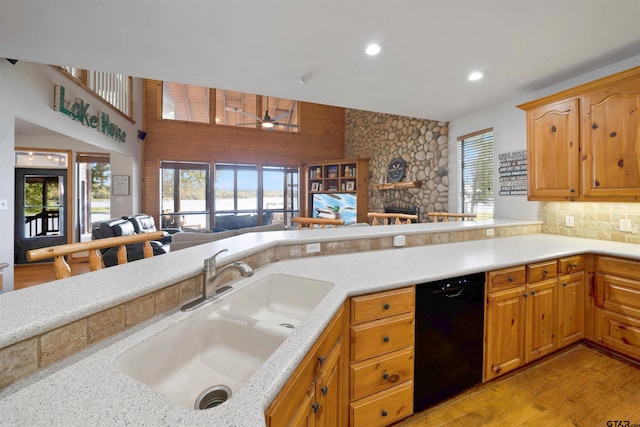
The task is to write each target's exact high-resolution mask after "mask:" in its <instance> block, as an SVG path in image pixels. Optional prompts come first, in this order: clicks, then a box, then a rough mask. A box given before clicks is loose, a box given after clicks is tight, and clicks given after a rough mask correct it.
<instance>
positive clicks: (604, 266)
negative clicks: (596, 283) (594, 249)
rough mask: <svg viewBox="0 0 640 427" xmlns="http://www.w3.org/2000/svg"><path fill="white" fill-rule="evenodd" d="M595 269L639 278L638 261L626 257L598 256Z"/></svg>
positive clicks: (639, 264)
mask: <svg viewBox="0 0 640 427" xmlns="http://www.w3.org/2000/svg"><path fill="white" fill-rule="evenodd" d="M596 271H598V272H604V273H613V274H615V275H618V276H625V277H630V278H632V279H639V280H640V262H637V261H631V260H628V259H619V258H610V257H598V258H597V259H596Z"/></svg>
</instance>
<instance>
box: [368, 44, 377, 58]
mask: <svg viewBox="0 0 640 427" xmlns="http://www.w3.org/2000/svg"><path fill="white" fill-rule="evenodd" d="M365 52H367V55H369V56H375V55H377V54H379V53H380V45H379V44H377V43H371V44H370V45H369V46H367V49H366V50H365Z"/></svg>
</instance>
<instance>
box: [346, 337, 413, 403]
mask: <svg viewBox="0 0 640 427" xmlns="http://www.w3.org/2000/svg"><path fill="white" fill-rule="evenodd" d="M350 378H351V400H357V399H361V398H363V397H365V396H368V395H370V394H373V393H377V392H379V391H382V390H386V389H389V388H391V387H393V386H396V385H398V384H401V383H403V382H405V381H409V380H412V379H413V347H408V348H405V349H402V350H399V351H396V352H393V353H389V354H384V355H382V356H378V357H374V358H372V359H367V360H365V361H363V362H359V363H354V364H353V365H351V369H350Z"/></svg>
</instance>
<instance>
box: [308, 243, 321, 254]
mask: <svg viewBox="0 0 640 427" xmlns="http://www.w3.org/2000/svg"><path fill="white" fill-rule="evenodd" d="M305 250H306V251H307V253H308V254H315V253H317V252H320V243H307V246H306V247H305Z"/></svg>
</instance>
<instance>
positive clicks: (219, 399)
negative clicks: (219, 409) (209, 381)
mask: <svg viewBox="0 0 640 427" xmlns="http://www.w3.org/2000/svg"><path fill="white" fill-rule="evenodd" d="M230 397H231V389H230V388H229V387H227V386H226V385H214V386H213V387H209V388H208V389H206V390H205V391H203V392H202V393H200V396H198V398H197V399H196V403H195V405H194V407H195V408H196V409H209V408H213V407H216V406H218V405H220V404H221V403H224V402H226V401H227V400H228V399H229V398H230Z"/></svg>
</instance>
